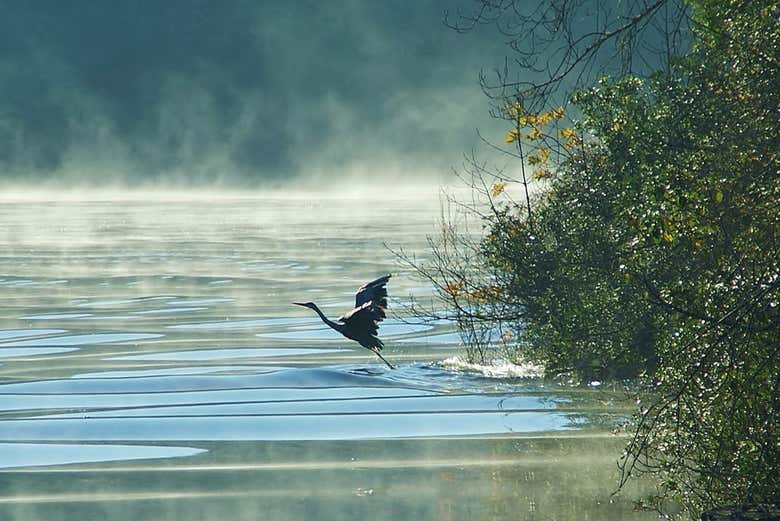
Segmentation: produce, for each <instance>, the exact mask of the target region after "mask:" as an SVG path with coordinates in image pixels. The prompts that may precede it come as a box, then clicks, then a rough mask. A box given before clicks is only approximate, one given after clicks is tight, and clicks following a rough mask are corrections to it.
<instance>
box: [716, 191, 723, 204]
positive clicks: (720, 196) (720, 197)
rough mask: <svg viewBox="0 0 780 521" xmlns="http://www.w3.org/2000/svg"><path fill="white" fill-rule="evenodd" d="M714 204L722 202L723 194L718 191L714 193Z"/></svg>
mask: <svg viewBox="0 0 780 521" xmlns="http://www.w3.org/2000/svg"><path fill="white" fill-rule="evenodd" d="M715 202H716V203H718V204H720V203H722V202H723V192H721V191H720V190H718V191H717V192H715Z"/></svg>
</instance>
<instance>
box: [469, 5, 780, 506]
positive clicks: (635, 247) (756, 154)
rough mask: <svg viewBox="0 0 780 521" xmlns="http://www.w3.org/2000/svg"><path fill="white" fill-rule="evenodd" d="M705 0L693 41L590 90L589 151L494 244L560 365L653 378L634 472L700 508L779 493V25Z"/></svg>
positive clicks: (595, 374)
mask: <svg viewBox="0 0 780 521" xmlns="http://www.w3.org/2000/svg"><path fill="white" fill-rule="evenodd" d="M691 4H692V6H693V16H694V17H693V22H692V27H693V30H694V36H695V42H694V47H693V50H692V51H691V52H690V53H689V54H688V55H687V56H685V57H682V58H679V59H677V60H676V61H674V62H673V63H672V64H671V65H670V67H669V69H668V70H666V71H664V72H659V73H658V74H656V75H654V76H652V77H650V78H646V79H642V80H640V79H638V78H631V77H628V78H622V79H619V80H610V79H606V78H605V79H603V80H601V81H600V82H599V83H598V84H597V85H594V86H593V87H591V88H589V89H586V90H583V91H582V92H580V93H579V94H578V95H577V96H576V97H575V98H574V100H573V101H574V103H575V104H576V105H577V107H578V109H579V110H580V111H581V113H582V119H581V121H579V123H578V125H577V128H576V135H578V136H582V143H580V146H579V148H577V149H576V151H574V152H572V151H570V150H568V151H567V155H566V157H565V158H564V157H562V158H561V161H560V162H559V164H558V168H557V171H556V172H555V175H554V176H553V177H552V179H551V181H549V184H548V185H547V188H546V191H545V192H544V194H543V195H542V196H541V197H540V198H539V199H538V200H537V201H536V204H535V205H534V208H533V213H532V217H531V218H528V217H525V214H524V213H523V212H520V211H518V210H519V209H518V208H517V207H513V206H506V207H505V208H503V209H501V210H497V211H495V212H494V213H493V214H492V215H491V216H490V217H489V218H488V221H489V234H488V235H487V237H486V239H485V240H484V242H483V244H482V250H481V253H482V255H483V258H484V259H485V260H486V262H487V264H488V265H489V266H490V267H491V269H493V270H495V271H497V272H499V273H501V274H503V276H499V277H497V280H500V281H501V282H502V283H501V284H500V285H499V286H498V287H499V290H498V291H497V292H496V293H497V296H496V297H495V299H496V300H497V301H500V302H503V303H506V302H513V303H517V305H519V306H521V307H522V308H523V317H522V320H520V321H518V323H517V324H516V336H517V338H518V339H519V341H520V344H521V345H523V346H524V347H526V348H527V352H528V353H530V355H531V356H532V357H533V358H535V359H536V360H539V361H541V362H544V363H545V365H546V367H547V371H548V372H549V373H551V374H556V373H572V372H573V373H575V374H576V375H578V376H579V377H580V378H581V379H584V380H589V379H603V378H624V377H637V376H640V377H642V381H643V382H644V383H645V384H646V385H647V386H648V389H650V390H651V391H652V392H651V393H649V394H646V395H645V396H644V397H643V400H642V402H643V403H642V406H641V410H640V412H639V413H638V415H637V418H636V424H635V429H636V430H635V435H634V437H633V438H632V441H631V443H630V444H629V446H628V448H627V452H626V455H625V458H624V460H623V461H622V468H623V471H624V477H626V478H627V477H628V476H629V475H631V474H632V473H638V472H639V473H642V472H645V473H648V472H649V473H654V474H656V475H658V476H659V477H660V478H661V481H660V486H659V495H658V497H657V498H655V499H654V500H653V501H654V502H655V504H657V505H658V506H659V507H661V506H662V505H663V503H664V502H665V501H668V500H669V499H675V500H678V501H681V502H682V503H683V504H684V505H686V506H688V507H689V509H690V511H691V512H696V511H699V510H701V509H703V508H707V507H710V506H713V505H717V504H724V503H755V502H762V501H764V502H780V487H778V486H777V476H778V475H780V441H778V440H780V429H779V428H778V413H779V412H780V204H779V203H778V202H779V201H780V116H778V115H779V114H780V107H779V106H778V103H779V102H780V29H779V28H778V24H777V22H776V21H775V19H774V17H773V16H772V10H773V8H774V2H747V1H737V0H696V1H692V2H691ZM502 190H503V186H502Z"/></svg>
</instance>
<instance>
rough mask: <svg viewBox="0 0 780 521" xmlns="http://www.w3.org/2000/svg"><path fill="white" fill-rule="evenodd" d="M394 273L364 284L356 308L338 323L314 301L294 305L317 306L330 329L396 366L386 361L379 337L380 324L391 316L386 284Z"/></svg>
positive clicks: (356, 301) (393, 367)
mask: <svg viewBox="0 0 780 521" xmlns="http://www.w3.org/2000/svg"><path fill="white" fill-rule="evenodd" d="M391 276H392V275H385V276H384V277H379V278H378V279H376V280H372V281H371V282H366V283H365V284H363V285H362V286H360V288H358V290H357V293H356V294H355V307H354V308H352V310H351V311H349V312H347V313H345V314H344V315H342V316H340V317H339V318H338V319H337V320H338V321H337V322H334V321H333V320H330V319H328V317H326V316H325V314H324V313H323V312H322V311H320V308H318V307H317V304H315V303H314V302H293V304H295V305H296V306H303V307H306V308H309V309H313V310H314V312H315V313H317V314H318V315H319V316H320V318H321V319H322V321H323V322H325V324H327V325H328V326H329V327H330V328H332V329H335V330H336V331H338V332H339V333H341V334H342V335H344V336H345V337H347V338H349V339H350V340H355V341H356V342H357V343H359V344H360V345H361V346H363V347H365V348H366V349H368V350H369V351H372V352H373V353H374V354H375V355H376V356H378V357H379V358H381V359H382V361H383V362H384V363H386V364H387V366H388V367H389V368H390V369H395V366H394V365H393V364H391V363H390V362H388V361H387V360H385V357H383V356H382V354H381V353H380V351H381V350H382V347H384V344H383V343H382V341H381V340H380V339H379V338H378V337H377V332H378V330H379V323H380V322H381V321H382V320H384V318H385V317H386V316H387V315H386V314H385V311H386V310H387V288H386V287H385V286H386V285H387V281H388V280H390V277H391Z"/></svg>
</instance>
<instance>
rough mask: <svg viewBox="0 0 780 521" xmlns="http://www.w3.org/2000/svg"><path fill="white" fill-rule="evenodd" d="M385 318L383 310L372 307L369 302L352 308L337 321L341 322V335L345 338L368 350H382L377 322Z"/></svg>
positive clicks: (372, 304) (371, 302)
mask: <svg viewBox="0 0 780 521" xmlns="http://www.w3.org/2000/svg"><path fill="white" fill-rule="evenodd" d="M383 318H385V310H384V309H383V308H380V307H377V306H375V305H374V302H373V301H371V300H369V301H368V302H364V303H363V304H362V305H361V306H358V307H356V308H354V309H353V310H352V311H350V312H349V313H347V314H345V315H344V316H342V317H339V320H340V321H341V322H342V324H343V327H342V330H341V332H342V334H343V335H344V336H346V337H347V338H351V339H352V340H356V341H357V342H359V343H360V345H362V346H363V347H366V348H368V349H376V350H377V351H378V350H381V349H382V346H383V344H382V341H381V340H379V338H378V337H377V332H378V331H379V322H381V321H382V319H383Z"/></svg>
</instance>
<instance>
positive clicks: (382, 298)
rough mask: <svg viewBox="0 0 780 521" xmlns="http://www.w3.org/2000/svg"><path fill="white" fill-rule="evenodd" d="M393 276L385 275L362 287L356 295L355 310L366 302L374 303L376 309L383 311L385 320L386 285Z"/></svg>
mask: <svg viewBox="0 0 780 521" xmlns="http://www.w3.org/2000/svg"><path fill="white" fill-rule="evenodd" d="M391 276H392V275H385V276H384V277H379V278H378V279H376V280H372V281H371V282H366V283H365V284H363V285H362V286H360V288H359V289H358V290H357V293H356V294H355V309H358V308H359V307H360V306H362V305H363V304H365V303H366V302H373V303H374V307H376V308H380V309H381V311H382V318H385V310H386V309H387V288H386V287H385V285H386V284H387V281H388V280H390V277H391ZM353 311H354V310H353Z"/></svg>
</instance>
